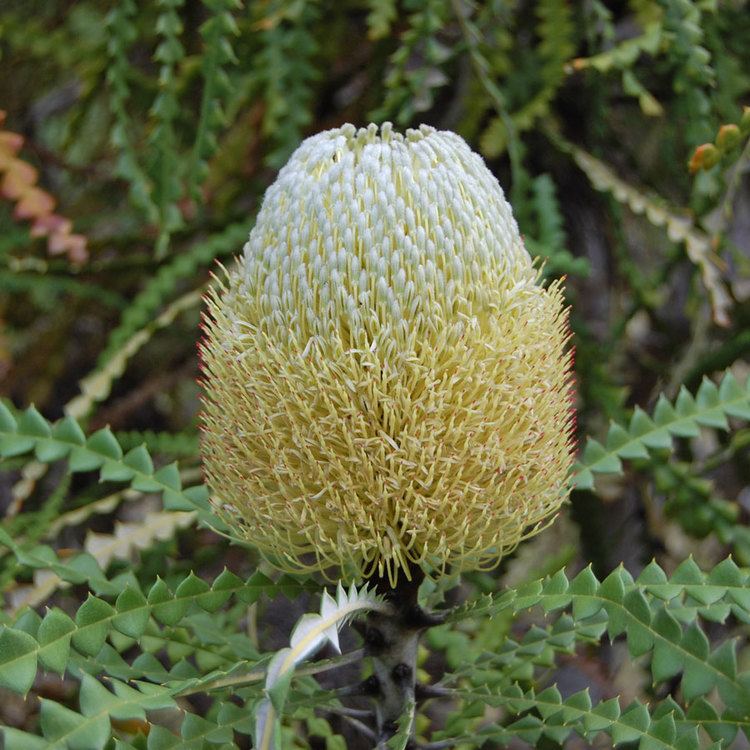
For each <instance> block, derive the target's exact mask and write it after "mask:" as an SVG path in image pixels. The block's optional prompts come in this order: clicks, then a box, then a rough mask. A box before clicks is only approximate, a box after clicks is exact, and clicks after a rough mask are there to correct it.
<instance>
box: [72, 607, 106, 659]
mask: <svg viewBox="0 0 750 750" xmlns="http://www.w3.org/2000/svg"><path fill="white" fill-rule="evenodd" d="M114 614H115V610H114V608H113V607H112V606H111V605H110V604H107V602H105V601H103V600H102V599H97V598H96V597H95V596H92V595H91V594H89V598H88V599H87V600H86V601H85V602H84V603H83V604H82V605H81V607H80V608H79V609H78V612H77V613H76V617H75V621H76V625H77V626H78V629H77V630H76V631H75V633H73V646H74V647H75V648H76V650H78V651H80V652H81V653H82V654H88V655H89V656H96V655H97V654H98V653H99V651H101V649H102V646H103V645H104V642H105V641H106V640H107V634H108V633H109V630H110V625H111V622H112V618H113V617H114Z"/></svg>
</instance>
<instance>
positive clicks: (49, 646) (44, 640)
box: [36, 609, 76, 674]
mask: <svg viewBox="0 0 750 750" xmlns="http://www.w3.org/2000/svg"><path fill="white" fill-rule="evenodd" d="M75 629H76V624H75V623H74V622H73V620H71V619H70V617H68V615H66V614H65V612H63V611H62V610H60V609H53V610H51V611H50V612H48V613H47V615H46V616H45V618H44V620H42V623H41V625H40V626H39V631H38V632H37V636H36V637H37V640H38V641H39V646H40V648H39V662H40V664H41V665H42V666H43V667H44V668H45V669H48V670H50V671H52V672H57V673H58V674H63V673H64V672H65V668H66V667H67V664H68V655H69V653H70V639H71V634H72V632H73V631H74V630H75Z"/></svg>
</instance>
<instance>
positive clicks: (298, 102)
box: [254, 2, 320, 169]
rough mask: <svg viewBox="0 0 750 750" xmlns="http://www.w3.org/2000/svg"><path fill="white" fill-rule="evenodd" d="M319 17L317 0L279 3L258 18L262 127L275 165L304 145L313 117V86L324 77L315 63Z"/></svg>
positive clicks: (277, 166) (271, 5)
mask: <svg viewBox="0 0 750 750" xmlns="http://www.w3.org/2000/svg"><path fill="white" fill-rule="evenodd" d="M319 15H320V11H319V10H318V8H317V3H315V2H305V3H291V4H290V3H287V2H274V3H270V4H269V5H268V6H267V7H264V8H263V16H261V17H260V18H258V19H257V20H256V24H257V25H259V26H261V28H262V31H261V32H260V33H261V40H262V41H261V46H260V49H259V50H258V53H257V57H256V59H255V61H254V64H255V69H256V70H257V71H258V80H257V83H256V85H257V86H258V87H259V89H260V93H261V95H262V97H263V100H264V102H265V105H266V106H265V112H264V113H263V123H262V130H263V133H264V134H265V135H266V136H267V137H268V138H269V139H270V140H271V142H272V143H273V144H274V146H275V147H274V148H273V149H272V150H271V151H270V152H269V153H268V155H267V156H266V161H267V162H268V164H270V165H271V166H272V167H275V168H276V169H278V168H279V167H281V166H283V164H284V163H285V162H286V160H287V159H288V158H289V156H290V155H291V153H292V151H294V149H295V148H296V147H297V146H298V145H299V142H300V139H301V136H302V133H303V129H304V128H305V126H306V125H308V124H309V122H310V120H311V117H312V116H311V109H312V104H313V101H312V97H313V88H312V85H313V83H314V82H315V80H317V79H318V77H319V76H318V74H317V70H316V67H315V65H314V62H313V61H314V60H315V56H316V54H317V52H318V46H319V45H318V42H317V40H316V39H315V37H314V36H313V34H312V30H313V29H312V26H313V24H314V22H315V21H316V20H317V19H318V17H319Z"/></svg>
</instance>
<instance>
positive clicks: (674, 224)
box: [0, 0, 750, 725]
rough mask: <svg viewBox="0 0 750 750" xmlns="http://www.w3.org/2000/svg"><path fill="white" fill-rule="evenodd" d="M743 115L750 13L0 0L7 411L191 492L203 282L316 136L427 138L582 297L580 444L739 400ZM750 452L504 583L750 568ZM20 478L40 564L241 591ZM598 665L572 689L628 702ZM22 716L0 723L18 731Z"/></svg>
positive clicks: (575, 321) (579, 517)
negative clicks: (68, 559)
mask: <svg viewBox="0 0 750 750" xmlns="http://www.w3.org/2000/svg"><path fill="white" fill-rule="evenodd" d="M748 104H750V4H748V3H747V2H744V1H742V0H726V1H725V2H719V1H718V0H702V1H692V2H691V1H688V0H630V1H629V2H612V3H605V2H599V1H598V0H582V1H581V2H566V1H565V0H541V1H539V2H523V1H522V0H515V1H514V0H489V1H488V2H483V3H473V2H468V1H467V0H402V1H401V2H398V1H397V0H286V1H285V0H248V1H247V2H244V3H243V2H240V0H202V1H199V0H142V1H141V2H135V1H134V0H119V1H118V2H107V1H106V0H3V2H2V6H1V7H0V109H2V110H4V111H5V112H6V118H5V121H4V123H2V124H0V179H1V180H2V182H0V395H2V396H4V397H7V398H9V399H10V400H11V401H12V402H13V403H14V404H15V405H16V406H18V407H25V406H27V405H29V404H31V403H34V404H35V405H36V407H37V408H38V409H39V410H40V411H41V412H42V413H43V414H44V415H45V416H46V417H47V418H49V419H56V418H58V417H60V416H62V415H63V414H64V413H68V414H71V415H73V416H75V417H77V418H78V419H80V420H82V421H83V422H84V423H85V425H86V428H87V431H93V430H96V429H98V428H100V427H102V426H104V425H110V426H111V427H112V430H113V431H115V433H116V435H117V437H118V439H119V440H120V442H121V444H122V445H123V447H124V448H126V449H127V448H129V447H132V446H134V445H136V444H138V443H140V442H142V441H143V440H145V441H146V444H147V446H148V447H149V449H150V450H151V452H152V453H153V454H154V455H155V456H157V457H158V458H159V459H160V460H163V461H165V462H166V461H170V460H174V459H179V461H180V467H181V470H182V472H183V477H186V478H190V477H192V478H193V479H196V478H197V477H198V476H199V474H198V472H199V461H198V457H197V445H198V437H197V429H196V413H197V411H198V408H199V386H198V384H197V382H196V379H197V378H198V377H199V372H198V361H197V356H196V340H197V339H198V337H199V335H200V334H199V324H200V310H201V295H202V292H203V290H204V289H205V285H206V283H207V282H208V279H209V276H210V273H211V269H212V268H213V267H214V263H215V261H216V260H217V259H218V260H220V261H221V262H224V263H228V262H231V258H232V256H233V255H235V254H237V253H238V252H239V251H240V249H241V247H242V244H243V242H244V240H245V238H246V236H247V233H248V232H249V230H250V228H251V227H252V224H253V217H254V215H255V213H256V211H257V210H258V207H259V205H260V201H261V199H262V196H263V193H264V190H265V188H266V187H267V186H268V185H269V184H270V183H271V182H272V181H273V179H274V177H275V174H276V171H277V170H278V168H279V167H280V166H281V165H283V163H284V162H285V160H286V159H287V158H288V156H289V155H290V154H291V152H292V151H293V150H294V148H295V147H296V146H297V145H298V144H299V142H300V140H301V139H302V138H304V137H305V136H307V135H309V134H312V133H315V132H317V131H320V130H323V129H326V128H330V127H336V126H339V125H340V124H342V123H344V122H353V123H355V124H356V125H365V124H367V123H368V122H370V121H375V122H382V121H385V120H391V121H393V122H394V123H395V124H396V125H397V126H398V127H400V128H405V127H410V126H415V125H418V124H419V123H423V122H424V123H429V124H431V125H434V126H435V127H437V128H440V129H450V130H455V131H457V132H458V133H460V134H461V135H462V136H463V137H464V138H466V140H467V141H468V142H469V143H470V144H471V145H472V147H473V148H474V149H475V150H478V151H479V152H480V153H481V154H482V155H483V156H484V157H485V159H486V160H487V163H488V165H489V166H490V168H491V169H492V170H493V171H494V172H495V174H496V175H497V177H498V179H499V181H500V183H501V185H502V186H503V187H504V189H505V190H506V193H507V194H508V196H509V198H510V200H511V202H512V204H513V207H514V211H515V214H516V217H517V219H518V221H519V224H520V226H521V229H522V232H523V233H524V236H525V240H526V243H527V246H528V248H529V251H530V252H531V253H532V254H534V255H536V256H539V257H540V258H541V259H544V273H545V274H546V275H547V276H550V277H554V276H559V275H567V291H568V296H569V300H570V304H571V311H572V312H571V319H572V326H573V330H574V334H575V336H574V342H575V347H576V370H577V379H578V389H579V390H578V394H579V395H578V409H579V426H580V430H581V434H589V435H604V434H605V433H606V429H607V425H608V423H609V420H610V419H615V420H618V421H623V420H626V419H627V418H628V416H629V415H630V414H631V413H632V410H633V407H634V406H636V405H640V406H642V407H643V408H645V409H647V410H648V411H650V410H651V409H652V407H653V405H654V403H655V401H656V397H657V395H658V394H659V393H661V392H663V393H665V394H666V395H667V396H669V397H670V398H674V397H676V396H677V394H678V392H679V389H680V387H681V385H683V384H684V385H685V386H686V387H687V388H688V389H689V390H690V391H691V392H694V391H695V389H696V387H697V386H698V385H699V384H700V382H701V379H702V378H703V377H704V376H712V375H714V374H715V373H717V372H718V371H720V370H724V369H726V368H729V367H731V368H732V370H733V372H734V374H735V375H736V376H737V378H738V379H739V380H744V378H745V377H746V376H747V373H748V370H749V369H750V368H748V367H747V364H746V359H747V354H748V351H750V274H748V270H749V269H748V266H749V265H750V211H748V208H749V207H750V189H749V187H750V185H749V183H748V179H747V172H748V159H749V156H750V147H749V146H748V135H749V134H750V111H748V110H747V109H745V106H746V105H748ZM748 445H750V431H748V430H747V429H739V430H736V431H734V432H733V433H731V434H730V435H727V434H724V433H721V432H710V433H709V432H704V433H702V434H701V435H700V436H698V437H696V438H692V439H684V440H681V441H680V442H679V444H678V445H677V450H676V452H675V453H674V454H669V452H667V451H665V452H663V454H662V453H660V452H659V451H658V450H657V451H656V452H655V453H654V454H652V455H651V456H650V457H649V458H642V459H639V460H636V461H634V462H633V463H632V464H631V465H630V466H629V469H628V472H627V474H626V475H625V477H624V478H623V477H618V478H616V479H612V480H611V481H602V480H599V481H598V483H597V487H596V489H595V491H590V490H586V491H578V492H575V493H574V496H573V500H572V503H571V506H570V507H569V512H566V513H565V517H564V518H563V519H561V520H560V522H559V523H558V524H556V525H555V526H554V527H552V528H551V529H549V530H548V531H547V532H545V533H544V534H543V535H541V536H540V537H539V538H538V541H534V542H532V543H530V544H529V545H527V546H526V547H522V548H521V550H520V551H519V553H518V554H517V555H516V556H515V557H514V558H512V559H510V560H508V561H506V562H504V563H503V566H502V567H501V568H500V570H499V572H498V573H495V574H493V576H498V575H499V576H504V577H505V578H504V580H506V581H507V582H509V583H512V582H518V581H520V580H524V579H525V578H527V577H528V576H530V575H532V574H534V575H537V574H541V573H544V572H547V571H548V570H555V569H556V568H557V567H558V566H559V565H560V564H563V563H569V564H571V565H572V566H573V567H574V568H575V567H576V566H579V567H580V565H581V564H582V563H584V562H588V561H593V563H594V566H595V570H596V571H597V572H598V573H601V574H604V573H607V572H608V571H609V570H611V569H612V568H613V567H614V566H615V565H617V564H618V563H619V562H620V561H621V560H622V561H624V562H625V564H626V566H627V567H628V569H630V570H631V571H632V572H634V573H637V572H638V571H639V570H640V569H641V568H642V566H643V565H644V564H645V563H647V562H648V560H650V559H651V558H652V557H653V556H656V557H657V558H658V559H659V560H660V562H661V564H662V565H663V566H664V567H665V568H667V569H673V568H674V567H675V564H676V563H677V562H679V561H681V560H682V559H684V558H685V557H686V556H687V555H689V554H693V555H695V556H696V558H697V559H698V560H699V561H700V562H701V563H703V564H705V565H713V564H715V563H716V561H718V560H719V559H721V558H722V557H723V556H725V555H726V553H727V552H732V553H733V554H734V555H735V559H737V560H738V562H740V563H741V564H744V565H748V564H750V530H749V529H748V527H747V519H748V514H750V462H749V461H748ZM4 466H5V468H6V469H7V471H5V472H4V473H3V474H2V475H1V476H0V498H2V502H1V503H0V512H2V513H3V514H4V516H5V518H4V521H3V523H4V524H5V527H6V528H7V530H9V531H10V532H11V533H13V534H14V535H15V536H18V537H22V538H24V539H26V540H27V541H34V540H36V539H43V538H52V539H56V540H57V543H58V545H59V546H60V547H62V548H73V549H80V548H82V547H85V548H86V549H88V550H89V551H91V550H96V549H106V550H107V553H106V554H108V555H109V557H107V559H106V560H105V561H104V565H105V566H108V565H112V566H115V568H116V567H117V566H120V567H122V568H127V567H129V566H130V565H131V564H132V562H133V561H134V560H137V561H138V565H137V568H136V574H137V575H138V577H139V578H141V579H142V580H143V582H144V585H145V582H147V581H149V580H153V578H154V576H155V574H156V572H162V574H163V571H164V570H171V571H177V572H179V571H183V572H184V571H185V570H188V569H190V568H191V567H195V568H196V569H198V570H204V571H208V572H211V573H214V574H215V573H216V572H218V571H219V570H220V569H221V566H223V565H224V564H229V565H230V567H231V566H232V565H234V568H235V569H237V570H242V569H243V568H244V569H245V570H250V569H251V567H252V566H251V563H250V562H248V561H247V560H246V558H247V553H246V552H245V551H243V550H237V549H236V548H230V547H228V546H227V545H225V544H224V543H223V542H222V541H221V540H220V539H219V538H218V537H216V536H215V535H213V534H212V533H210V532H209V531H200V532H199V533H197V534H196V533H194V532H186V531H181V529H180V525H179V523H178V522H177V520H176V519H175V518H173V519H172V522H171V523H166V524H165V526H164V527H162V528H161V530H159V528H157V526H155V525H154V521H153V516H150V515H149V514H153V513H157V512H158V503H157V504H156V505H154V502H153V498H149V496H148V495H146V496H145V499H144V495H143V493H138V492H136V491H134V490H128V491H125V492H122V491H120V492H118V493H113V491H112V489H111V487H108V486H107V484H106V483H104V484H102V483H99V482H97V481H95V479H94V478H93V477H92V476H90V475H88V474H80V475H76V476H75V477H74V478H71V477H70V476H69V475H67V474H66V472H65V471H64V470H63V469H61V468H60V467H59V466H56V465H55V464H53V465H52V466H51V468H50V469H49V470H47V469H46V468H41V466H40V465H39V464H34V463H31V464H28V463H23V464H22V463H21V462H20V461H18V462H17V463H14V460H13V459H10V460H9V461H7V462H6V463H5V464H4ZM149 519H150V520H149ZM147 521H148V522H147ZM133 529H135V531H134V530H133ZM97 545H98V546H97ZM137 550H141V551H140V552H139V553H138V552H137ZM100 554H101V555H105V553H104V552H101V553H100ZM100 562H101V560H100ZM480 579H481V577H480ZM480 579H478V581H477V582H478V584H481V580H480ZM0 585H1V586H2V590H3V592H4V594H5V597H6V600H7V603H8V606H9V607H10V609H11V610H13V609H18V608H19V607H21V606H23V604H32V605H35V604H40V603H41V602H43V601H45V589H44V588H43V587H42V588H41V589H40V583H39V581H38V580H33V579H32V578H31V577H29V576H26V577H25V578H24V576H23V575H21V576H20V577H19V575H18V570H17V563H16V562H15V561H14V560H13V559H12V558H11V557H10V556H6V557H4V558H2V559H0ZM277 645H278V644H277ZM442 647H445V648H447V647H448V646H446V645H445V644H443V646H442ZM607 658H609V659H610V661H609V663H604V664H603V663H602V662H601V661H594V660H592V659H590V658H588V657H587V658H581V659H579V660H578V661H577V662H575V663H574V662H573V661H571V664H570V665H569V666H568V667H567V668H568V669H572V670H574V672H575V674H574V675H573V676H572V677H571V678H570V679H572V680H574V681H575V679H579V680H588V681H589V682H592V684H593V683H596V681H597V680H598V681H600V682H601V683H602V685H609V684H610V683H611V682H612V681H614V682H615V683H617V680H620V682H622V683H623V684H625V683H626V682H627V684H628V685H629V686H630V687H628V688H627V689H629V690H630V691H631V693H633V694H635V693H637V692H638V690H639V689H640V685H641V683H642V676H639V675H638V674H635V675H633V674H630V675H625V676H622V675H620V674H619V672H618V669H619V667H618V666H617V664H616V661H617V659H616V655H615V656H612V655H610V656H609V657H607ZM576 670H577V671H576ZM628 681H629V682H628ZM639 681H640V682H639ZM602 691H603V692H604V693H606V688H605V687H602ZM14 705H15V704H13V703H12V701H11V702H10V703H9V704H8V706H3V708H0V715H1V714H2V712H3V711H5V712H6V713H7V712H8V711H10V712H11V713H12V711H14V710H15V711H16V712H21V713H20V714H13V715H12V716H8V715H6V716H5V721H8V722H12V723H16V724H18V725H23V724H24V718H23V716H22V713H23V712H22V709H21V708H20V707H19V706H15V708H14ZM0 723H2V722H1V721H0Z"/></svg>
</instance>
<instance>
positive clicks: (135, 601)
mask: <svg viewBox="0 0 750 750" xmlns="http://www.w3.org/2000/svg"><path fill="white" fill-rule="evenodd" d="M115 610H116V611H117V614H116V615H115V616H114V617H113V618H112V626H113V627H114V628H115V629H117V630H119V631H120V632H121V633H122V634H123V635H127V636H130V637H131V638H140V637H141V636H142V635H143V632H144V630H145V629H146V625H147V624H148V618H149V609H148V606H147V601H146V597H144V596H143V594H141V592H140V591H136V590H135V589H132V588H126V589H125V590H124V591H123V592H122V593H121V594H120V595H119V596H118V597H117V601H116V602H115Z"/></svg>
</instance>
